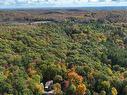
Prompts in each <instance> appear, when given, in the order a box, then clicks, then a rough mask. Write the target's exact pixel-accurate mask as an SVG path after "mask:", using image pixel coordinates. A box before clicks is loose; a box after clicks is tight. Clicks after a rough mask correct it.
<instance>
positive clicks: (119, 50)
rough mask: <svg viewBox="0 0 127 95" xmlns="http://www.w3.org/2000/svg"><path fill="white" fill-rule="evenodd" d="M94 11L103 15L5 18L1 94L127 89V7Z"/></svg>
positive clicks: (0, 37) (109, 93)
mask: <svg viewBox="0 0 127 95" xmlns="http://www.w3.org/2000/svg"><path fill="white" fill-rule="evenodd" d="M75 13H76V12H75ZM98 13H100V16H98V15H97V14H98ZM101 13H104V15H103V16H102V14H101ZM105 13H107V14H108V15H105ZM111 13H112V14H111ZM0 14H2V13H0ZM15 14H16V13H15ZM82 14H83V12H82ZM84 14H85V15H83V17H82V16H81V18H82V19H83V18H84V19H85V17H86V13H84ZM89 14H92V15H93V16H96V17H98V19H96V20H95V19H92V20H90V21H88V22H80V21H82V20H81V19H79V18H78V21H77V20H74V19H77V18H74V17H73V16H72V17H71V19H64V20H62V21H61V22H52V23H45V24H34V25H32V24H25V25H13V24H0V94H1V95H49V94H46V93H48V92H50V91H53V92H52V93H53V94H50V95H127V25H126V23H125V22H126V21H127V17H126V15H125V14H126V12H125V11H121V12H120V11H119V12H118V11H114V12H107V11H105V12H102V11H101V12H89ZM89 14H88V13H87V15H89ZM77 16H78V17H79V16H80V13H79V15H77ZM12 17H13V16H12ZM5 18H6V17H5ZM85 21H86V20H85ZM47 84H49V85H47Z"/></svg>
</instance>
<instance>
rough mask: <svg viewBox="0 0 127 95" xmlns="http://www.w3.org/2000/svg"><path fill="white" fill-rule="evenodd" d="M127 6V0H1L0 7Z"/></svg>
mask: <svg viewBox="0 0 127 95" xmlns="http://www.w3.org/2000/svg"><path fill="white" fill-rule="evenodd" d="M91 6H127V0H0V8H41V7H91Z"/></svg>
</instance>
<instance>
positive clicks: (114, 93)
mask: <svg viewBox="0 0 127 95" xmlns="http://www.w3.org/2000/svg"><path fill="white" fill-rule="evenodd" d="M111 92H112V95H117V94H118V92H117V90H116V88H115V87H113V88H112V91H111Z"/></svg>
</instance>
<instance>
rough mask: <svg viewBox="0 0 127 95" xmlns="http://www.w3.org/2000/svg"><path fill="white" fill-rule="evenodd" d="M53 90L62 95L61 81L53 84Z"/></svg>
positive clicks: (57, 94)
mask: <svg viewBox="0 0 127 95" xmlns="http://www.w3.org/2000/svg"><path fill="white" fill-rule="evenodd" d="M53 90H54V94H55V95H61V93H62V91H61V85H60V84H59V83H56V84H54V85H53Z"/></svg>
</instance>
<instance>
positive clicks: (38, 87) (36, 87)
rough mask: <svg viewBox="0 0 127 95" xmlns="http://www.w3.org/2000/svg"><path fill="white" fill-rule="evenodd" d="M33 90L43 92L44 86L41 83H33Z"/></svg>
mask: <svg viewBox="0 0 127 95" xmlns="http://www.w3.org/2000/svg"><path fill="white" fill-rule="evenodd" d="M35 90H36V91H37V92H39V93H40V94H43V93H44V86H43V85H42V84H38V83H35Z"/></svg>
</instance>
